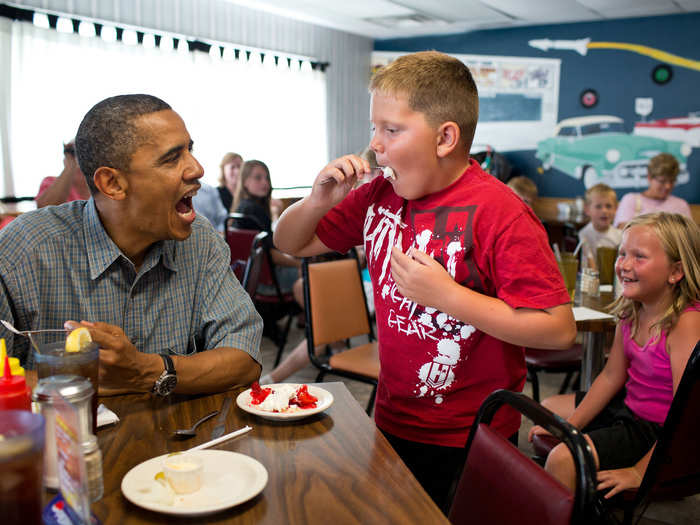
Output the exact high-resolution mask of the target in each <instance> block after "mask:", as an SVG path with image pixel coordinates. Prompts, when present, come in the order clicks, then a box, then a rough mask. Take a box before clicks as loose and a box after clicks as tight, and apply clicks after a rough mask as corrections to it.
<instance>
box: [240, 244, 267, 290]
mask: <svg viewBox="0 0 700 525" xmlns="http://www.w3.org/2000/svg"><path fill="white" fill-rule="evenodd" d="M267 237H268V233H267V232H260V233H258V234H257V235H256V236H255V237H254V238H253V243H252V245H251V247H250V255H249V256H248V260H247V261H246V264H245V268H244V271H243V277H242V279H241V285H242V286H243V289H244V290H245V291H246V292H248V295H249V296H250V297H251V299H254V298H255V291H256V290H257V289H258V283H259V282H260V273H261V271H262V269H263V265H264V264H265V244H266V243H267V242H268V240H267Z"/></svg>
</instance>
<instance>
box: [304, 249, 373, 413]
mask: <svg viewBox="0 0 700 525" xmlns="http://www.w3.org/2000/svg"><path fill="white" fill-rule="evenodd" d="M351 253H352V254H353V255H354V256H353V257H351V258H346V259H339V260H331V261H323V262H310V259H308V258H305V259H304V260H303V262H302V274H303V278H304V304H305V312H306V342H307V345H308V352H309V359H310V361H311V363H312V364H313V365H314V366H315V367H316V368H318V370H319V373H318V376H317V377H316V381H322V380H323V378H324V377H325V375H326V374H334V375H337V376H341V377H347V378H348V379H354V380H356V381H362V382H363V383H368V384H370V385H372V386H373V388H372V393H371V395H370V399H369V403H368V404H367V413H368V414H370V413H371V412H372V407H373V406H374V397H375V394H376V392H377V380H378V378H379V354H378V349H377V342H376V341H375V337H374V329H373V327H372V321H371V319H370V316H369V310H368V308H367V298H366V297H365V290H364V286H363V285H362V275H361V273H360V266H359V263H358V261H357V255H356V252H355V251H354V250H352V251H351ZM356 336H367V338H368V342H367V343H365V344H360V345H358V346H354V347H351V348H348V349H346V350H342V351H340V352H336V353H332V354H331V355H330V356H317V355H316V352H315V349H316V347H317V346H324V345H326V346H327V345H330V344H331V343H334V342H337V341H347V340H349V339H350V338H352V337H356Z"/></svg>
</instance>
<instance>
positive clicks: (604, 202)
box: [578, 183, 622, 272]
mask: <svg viewBox="0 0 700 525" xmlns="http://www.w3.org/2000/svg"><path fill="white" fill-rule="evenodd" d="M616 209H617V195H616V194H615V190H613V189H612V188H611V187H610V186H608V185H607V184H602V183H601V184H596V185H595V186H593V187H592V188H589V189H588V190H587V191H586V193H585V203H584V205H583V211H584V213H585V214H586V215H587V216H588V217H589V218H590V219H591V220H590V222H589V223H588V224H586V225H585V226H584V227H583V228H581V229H580V230H579V232H578V237H579V239H580V240H581V241H582V242H583V246H584V248H583V250H581V258H582V261H583V258H584V257H588V258H589V259H592V260H589V261H587V264H583V262H582V264H581V267H582V268H585V267H586V266H589V267H591V268H596V267H597V262H596V251H597V249H598V248H600V247H604V248H615V249H617V247H618V246H619V245H620V242H621V241H622V231H621V230H618V229H617V228H615V227H614V226H613V225H612V221H613V218H614V217H615V210H616ZM610 262H611V265H610V268H609V270H608V271H609V272H612V261H610ZM601 270H602V269H601Z"/></svg>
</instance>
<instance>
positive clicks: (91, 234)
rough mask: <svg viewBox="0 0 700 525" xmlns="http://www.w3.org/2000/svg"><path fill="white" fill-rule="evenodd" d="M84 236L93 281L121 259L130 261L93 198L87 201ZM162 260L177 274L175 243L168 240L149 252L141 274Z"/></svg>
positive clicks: (84, 216) (84, 214) (84, 211)
mask: <svg viewBox="0 0 700 525" xmlns="http://www.w3.org/2000/svg"><path fill="white" fill-rule="evenodd" d="M83 234H84V236H85V253H86V254H87V258H88V264H89V266H90V278H91V279H93V280H94V279H97V278H98V277H99V276H100V275H102V273H104V271H105V270H107V268H109V267H110V266H111V265H112V263H113V262H114V261H116V260H117V259H119V257H123V258H124V259H125V260H129V259H128V257H126V255H124V254H123V253H122V252H121V250H120V249H119V247H118V246H117V245H116V244H115V243H114V241H113V240H112V238H111V237H110V236H109V235H108V234H107V231H106V230H105V229H104V226H103V225H102V221H101V220H100V216H99V214H98V213H97V208H96V206H95V200H94V199H93V198H92V197H90V199H89V200H88V201H87V205H86V206H85V208H84V210H83ZM160 260H162V261H163V266H165V267H166V268H167V269H169V270H171V271H173V272H177V270H178V268H177V264H176V263H175V241H173V240H168V241H161V242H158V243H156V244H155V246H153V247H152V248H151V249H150V250H149V251H148V254H147V255H146V259H145V260H144V264H143V265H142V268H141V272H144V271H148V270H150V269H151V268H153V267H154V266H156V264H158V262H159V261H160Z"/></svg>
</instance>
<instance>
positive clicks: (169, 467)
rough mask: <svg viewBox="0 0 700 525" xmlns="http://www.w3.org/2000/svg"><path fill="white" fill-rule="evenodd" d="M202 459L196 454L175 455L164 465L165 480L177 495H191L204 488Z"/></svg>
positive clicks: (167, 459)
mask: <svg viewBox="0 0 700 525" xmlns="http://www.w3.org/2000/svg"><path fill="white" fill-rule="evenodd" d="M203 470H204V469H203V466H202V460H201V458H198V457H197V456H195V455H194V454H174V455H172V456H170V457H168V458H166V460H165V462H164V463H163V473H164V474H165V479H167V480H168V483H169V484H170V486H171V487H172V488H173V490H174V491H175V493H176V494H191V493H192V492H196V491H197V490H199V489H200V487H201V486H202V473H203Z"/></svg>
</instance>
